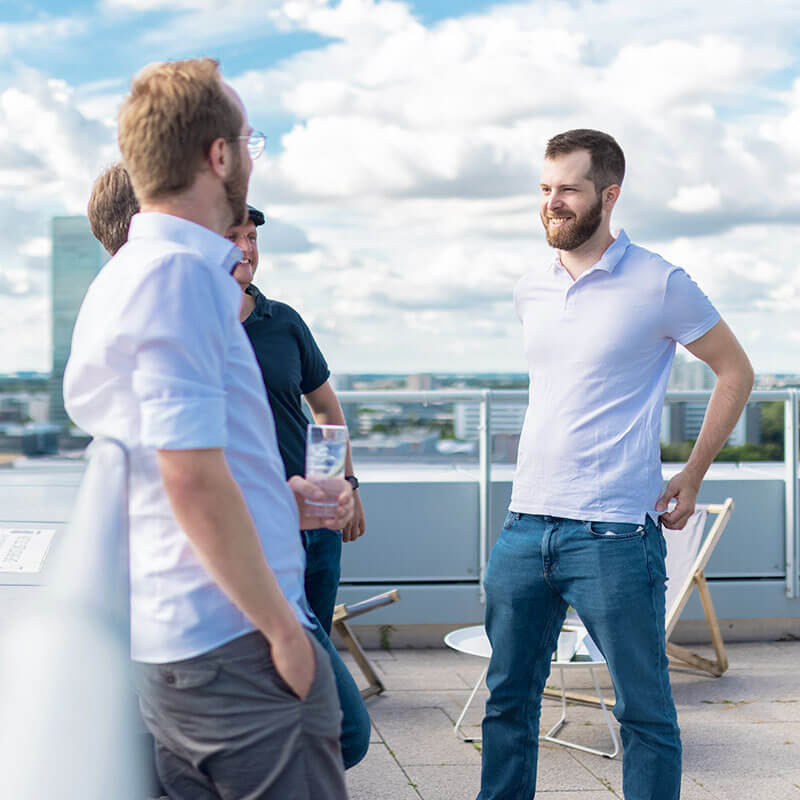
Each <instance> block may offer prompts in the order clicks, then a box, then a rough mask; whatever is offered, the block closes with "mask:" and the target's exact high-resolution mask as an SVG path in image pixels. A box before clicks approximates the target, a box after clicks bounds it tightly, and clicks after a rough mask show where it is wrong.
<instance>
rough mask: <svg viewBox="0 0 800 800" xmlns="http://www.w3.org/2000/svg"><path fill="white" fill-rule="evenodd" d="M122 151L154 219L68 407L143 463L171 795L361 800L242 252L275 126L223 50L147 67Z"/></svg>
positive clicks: (139, 499)
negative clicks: (259, 129) (233, 84)
mask: <svg viewBox="0 0 800 800" xmlns="http://www.w3.org/2000/svg"><path fill="white" fill-rule="evenodd" d="M119 144H120V150H121V152H122V155H123V158H124V161H125V165H126V167H127V169H128V172H129V173H130V178H131V181H132V183H133V187H134V189H135V192H136V195H137V197H138V198H139V201H140V203H141V208H142V213H140V214H137V215H136V216H135V217H134V218H133V219H132V221H131V224H130V231H129V235H128V241H127V244H125V245H124V246H123V247H122V248H121V249H120V250H119V252H118V253H117V255H116V256H114V257H113V258H112V259H111V261H109V262H108V264H106V266H105V267H104V268H103V270H102V271H101V272H100V274H99V275H98V277H97V278H96V279H95V280H94V282H93V283H92V285H91V286H90V288H89V291H88V292H87V294H86V297H85V299H84V302H83V305H82V307H81V311H80V314H79V316H78V320H77V322H76V325H75V332H74V335H73V342H72V352H71V356H70V361H69V364H68V365H67V369H66V374H65V378H64V398H65V404H66V408H67V410H68V412H69V414H70V416H71V417H72V418H73V420H75V422H77V423H78V424H79V425H80V426H81V427H82V428H84V429H85V430H87V431H89V432H90V433H91V434H92V435H94V436H111V437H114V438H116V439H118V440H120V441H122V442H123V443H124V444H125V446H126V448H127V450H128V453H129V463H130V497H129V519H130V575H131V655H132V658H133V659H134V666H135V680H136V688H137V692H138V693H139V697H140V705H141V709H142V713H143V716H144V719H145V722H146V724H147V726H148V728H149V730H150V731H151V733H152V734H153V736H154V737H155V740H156V761H157V765H158V772H159V776H160V778H161V782H162V784H163V785H164V787H165V789H166V790H167V794H168V795H169V796H170V798H178V799H179V800H207V799H208V800H210V799H211V798H243V797H250V798H254V799H255V798H271V799H273V800H283V798H289V797H304V798H310V797H321V798H323V797H324V798H332V799H334V800H340V798H341V799H343V798H346V789H345V784H344V770H343V768H342V760H341V749H340V745H339V728H340V719H341V712H340V710H339V706H338V703H337V700H336V690H335V684H334V678H333V673H332V671H331V668H330V663H329V660H328V658H327V656H326V655H325V651H324V650H323V649H322V648H321V647H320V645H319V644H318V643H317V641H316V639H314V637H312V636H311V635H310V632H309V631H310V628H311V623H310V620H309V619H308V616H307V615H306V613H305V610H304V607H305V603H304V599H303V565H304V554H303V549H302V545H301V544H300V540H299V537H298V536H297V531H298V530H299V529H300V528H311V527H321V526H323V525H326V526H328V527H343V526H344V525H345V524H346V523H347V522H348V520H349V518H350V516H351V514H352V505H353V500H352V495H353V492H352V488H351V487H350V485H349V484H348V483H347V482H345V481H342V482H341V483H342V486H341V490H342V491H341V494H340V496H339V505H338V508H337V513H336V514H335V515H334V517H333V518H330V519H325V520H321V519H318V518H309V517H308V516H306V515H305V513H304V508H305V505H304V504H305V499H306V498H309V499H312V498H319V497H321V496H322V492H321V490H318V489H317V488H316V487H314V486H312V485H311V484H310V483H308V482H306V481H305V480H303V479H302V478H299V477H297V476H295V477H293V478H292V480H291V481H290V482H289V483H288V484H287V482H286V479H285V476H284V472H283V465H282V462H281V460H280V456H279V454H278V449H277V444H276V441H275V430H274V425H273V422H272V418H271V413H270V410H269V407H268V405H267V402H266V396H265V394H264V388H263V384H262V382H261V375H260V373H259V370H258V365H257V363H256V361H255V358H254V356H253V352H252V348H251V347H250V343H249V341H248V340H247V337H246V335H245V333H244V330H243V328H242V326H241V324H240V323H239V317H238V312H239V309H240V306H241V289H240V288H239V286H238V285H237V283H236V281H234V280H233V279H232V277H231V274H230V273H231V271H232V269H233V268H234V266H235V265H236V264H237V263H238V261H239V260H240V257H241V254H240V253H239V251H238V250H237V249H236V248H235V247H233V246H232V245H231V244H230V242H228V241H226V240H225V238H224V236H223V234H224V233H225V231H226V230H227V229H228V228H229V227H230V226H231V225H232V224H234V223H237V222H239V221H241V220H243V219H245V218H246V214H247V206H246V203H245V198H246V195H247V187H248V182H249V177H250V171H251V169H252V158H253V157H254V156H257V155H259V154H260V152H261V151H262V150H263V146H264V143H263V136H260V135H259V134H256V133H254V132H253V131H252V129H251V128H250V126H249V124H248V122H247V117H246V113H245V110H244V107H243V106H242V103H241V100H240V99H239V97H238V95H236V93H235V92H234V91H233V90H232V89H231V88H230V87H229V86H228V85H227V84H225V83H224V82H223V81H222V79H221V76H220V74H219V69H218V64H217V62H216V61H214V60H212V59H188V60H185V61H175V62H169V63H163V64H153V65H150V66H149V67H147V68H145V70H143V71H142V72H141V73H139V75H137V76H136V78H134V80H133V82H132V84H131V92H130V94H129V96H128V97H127V98H126V100H125V102H124V104H123V106H122V109H121V111H120V116H119Z"/></svg>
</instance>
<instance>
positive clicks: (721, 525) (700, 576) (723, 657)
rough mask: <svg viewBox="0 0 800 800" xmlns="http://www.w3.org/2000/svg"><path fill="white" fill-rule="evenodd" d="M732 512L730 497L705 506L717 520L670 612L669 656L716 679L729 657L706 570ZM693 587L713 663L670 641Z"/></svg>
mask: <svg viewBox="0 0 800 800" xmlns="http://www.w3.org/2000/svg"><path fill="white" fill-rule="evenodd" d="M732 511H733V499H732V498H730V497H729V498H727V499H726V500H725V502H724V503H721V504H712V505H708V506H706V512H707V513H708V514H715V515H716V517H717V518H716V519H715V520H714V522H713V524H712V526H711V530H710V531H709V532H708V533H707V534H706V536H705V538H704V539H703V543H702V544H701V545H700V550H699V552H698V553H697V557H696V558H695V560H694V563H693V564H692V568H691V569H690V570H689V574H688V575H687V576H686V579H685V580H684V582H683V586H682V587H681V591H680V594H679V595H678V598H679V599H678V601H677V602H676V603H675V605H674V606H673V607H672V608H671V609H670V610H669V613H668V614H667V621H666V632H667V655H669V656H670V658H672V659H674V660H675V661H679V662H681V663H682V664H687V665H688V666H690V667H694V668H695V669H699V670H703V671H704V672H708V673H709V674H710V675H713V676H714V677H716V678H718V677H719V676H720V675H722V673H723V672H725V670H726V669H728V654H727V653H726V652H725V644H724V642H723V641H722V634H721V633H720V630H719V620H718V619H717V614H716V612H715V611H714V604H713V603H712V602H711V593H710V592H709V590H708V583H707V582H706V576H705V573H704V570H705V568H706V565H707V564H708V560H709V558H711V554H712V553H713V552H714V548H715V547H716V545H717V542H718V541H719V538H720V536H722V532H723V531H724V530H725V526H726V525H727V524H728V520H729V519H730V516H731V512H732ZM694 586H696V587H697V593H698V595H699V596H700V602H701V604H702V606H703V613H704V614H705V617H706V622H707V623H708V629H709V632H710V633H711V644H712V646H713V648H714V654H715V655H716V659H714V660H713V661H712V660H711V659H708V658H703V657H702V656H699V655H697V653H693V652H692V651H691V650H689V649H688V648H686V647H682V646H681V645H678V644H674V643H673V642H670V640H669V638H670V636H671V635H672V631H673V630H674V628H675V625H676V624H677V622H678V620H679V619H680V616H681V614H682V613H683V609H684V608H685V607H686V603H687V602H688V601H689V597H690V596H691V594H692V588H693V587H694Z"/></svg>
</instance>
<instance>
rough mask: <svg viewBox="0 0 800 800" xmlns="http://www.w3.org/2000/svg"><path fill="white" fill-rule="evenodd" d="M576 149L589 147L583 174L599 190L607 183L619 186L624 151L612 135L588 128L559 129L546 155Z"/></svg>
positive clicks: (571, 151) (545, 152) (563, 153)
mask: <svg viewBox="0 0 800 800" xmlns="http://www.w3.org/2000/svg"><path fill="white" fill-rule="evenodd" d="M576 150H588V152H589V155H590V156H591V159H592V166H591V167H590V168H589V173H588V174H587V175H586V177H587V178H588V179H589V180H590V181H591V182H592V183H593V184H594V188H595V190H596V191H598V192H602V191H603V189H605V188H606V187H608V186H613V185H615V184H616V185H617V186H621V185H622V180H623V178H624V177H625V154H624V153H623V152H622V148H621V147H620V146H619V145H618V144H617V142H616V140H615V139H614V137H613V136H609V135H608V134H607V133H603V132H602V131H593V130H591V129H589V128H576V129H575V130H572V131H566V132H565V133H559V134H557V135H556V136H554V137H553V138H552V139H551V140H550V141H549V142H548V143H547V148H546V149H545V151H544V157H545V158H557V157H558V156H565V155H567V154H568V153H574V152H575V151H576Z"/></svg>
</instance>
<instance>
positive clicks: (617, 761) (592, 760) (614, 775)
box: [570, 750, 622, 797]
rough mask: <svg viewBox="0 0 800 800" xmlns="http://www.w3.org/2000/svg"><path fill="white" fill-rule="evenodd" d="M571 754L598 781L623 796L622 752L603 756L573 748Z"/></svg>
mask: <svg viewBox="0 0 800 800" xmlns="http://www.w3.org/2000/svg"><path fill="white" fill-rule="evenodd" d="M570 755H571V756H572V758H573V759H574V760H575V762H576V763H577V764H580V765H581V766H582V767H583V768H584V769H585V770H586V771H587V772H588V773H589V774H590V775H592V776H593V777H594V779H595V780H596V781H598V783H601V784H602V785H603V786H606V787H607V788H609V789H611V790H613V791H614V792H616V793H617V794H618V795H619V796H620V797H622V753H620V754H619V755H618V756H617V757H616V758H603V757H602V756H594V755H592V754H591V753H582V752H581V751H580V750H572V751H570Z"/></svg>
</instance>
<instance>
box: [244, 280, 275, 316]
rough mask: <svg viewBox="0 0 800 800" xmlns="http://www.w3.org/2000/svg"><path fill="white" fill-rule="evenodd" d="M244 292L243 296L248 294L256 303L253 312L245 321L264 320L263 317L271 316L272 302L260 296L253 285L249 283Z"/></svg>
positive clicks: (262, 295) (259, 292) (257, 289)
mask: <svg viewBox="0 0 800 800" xmlns="http://www.w3.org/2000/svg"><path fill="white" fill-rule="evenodd" d="M244 291H245V294H249V295H250V296H251V297H252V298H253V299H254V300H255V301H256V304H255V307H254V308H253V312H252V313H251V314H250V316H249V317H248V318H247V320H249V319H253V320H258V319H264V317H271V316H272V300H270V299H269V298H268V297H266V296H265V295H264V294H262V293H261V291H260V290H259V288H258V287H257V286H256V285H255V284H254V283H251V284H250V285H249V286H248V287H247V288H246V289H245V290H244ZM247 320H245V322H247Z"/></svg>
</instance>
